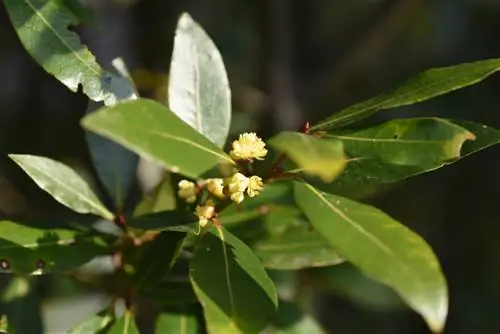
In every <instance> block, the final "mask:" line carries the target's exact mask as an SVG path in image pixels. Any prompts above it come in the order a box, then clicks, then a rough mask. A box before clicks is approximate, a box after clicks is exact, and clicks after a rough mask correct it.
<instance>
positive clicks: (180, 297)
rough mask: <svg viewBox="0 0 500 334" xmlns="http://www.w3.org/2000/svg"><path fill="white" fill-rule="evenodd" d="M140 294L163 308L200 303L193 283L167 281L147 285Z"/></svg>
mask: <svg viewBox="0 0 500 334" xmlns="http://www.w3.org/2000/svg"><path fill="white" fill-rule="evenodd" d="M140 293H141V295H142V296H144V297H146V298H148V299H150V300H152V301H154V302H155V303H157V304H159V305H163V306H172V305H174V306H175V305H188V304H195V303H197V302H198V299H197V298H196V295H195V294H194V291H193V287H192V285H191V283H190V282H184V281H165V282H160V283H155V284H150V285H145V286H143V287H142V289H141V290H140Z"/></svg>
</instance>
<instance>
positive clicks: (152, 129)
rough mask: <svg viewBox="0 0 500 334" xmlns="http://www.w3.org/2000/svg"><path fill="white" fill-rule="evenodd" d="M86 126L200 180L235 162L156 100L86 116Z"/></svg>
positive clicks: (118, 106)
mask: <svg viewBox="0 0 500 334" xmlns="http://www.w3.org/2000/svg"><path fill="white" fill-rule="evenodd" d="M82 124H83V126H84V127H85V128H86V129H88V130H91V131H94V132H96V133H98V134H100V135H102V136H105V137H108V138H110V139H112V140H114V141H116V142H118V143H120V144H122V145H123V146H125V147H127V148H129V149H131V150H132V151H134V152H136V153H138V154H139V155H140V156H143V157H144V158H147V159H150V160H153V161H154V162H157V163H159V164H160V165H162V166H163V167H166V168H167V169H169V170H170V171H172V172H174V173H179V174H182V175H184V176H187V177H191V178H197V177H199V176H200V175H201V174H203V173H205V172H207V171H208V170H210V169H211V168H213V167H215V166H216V165H219V164H233V163H234V162H233V161H232V159H231V158H230V157H229V156H228V155H227V154H225V153H224V152H223V151H222V150H221V149H220V148H218V147H217V146H215V145H214V144H213V143H212V142H210V141H209V140H208V139H206V138H205V137H203V135H202V134H200V133H198V132H197V131H196V130H194V129H193V128H191V127H190V126H189V125H187V124H186V123H184V122H183V121H182V120H181V119H180V118H178V117H177V116H176V115H175V114H174V113H172V112H171V111H169V110H168V108H166V107H165V106H162V105H161V104H159V103H157V102H154V101H152V100H147V99H140V100H136V101H129V102H123V103H120V104H118V105H115V106H113V107H110V108H105V109H101V110H98V111H96V112H94V113H92V114H90V115H87V116H85V118H84V119H83V121H82Z"/></svg>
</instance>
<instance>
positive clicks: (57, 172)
mask: <svg viewBox="0 0 500 334" xmlns="http://www.w3.org/2000/svg"><path fill="white" fill-rule="evenodd" d="M9 157H10V158H11V159H12V160H13V161H14V162H15V163H17V164H18V165H19V167H21V168H22V169H23V170H24V171H25V172H26V174H28V175H29V176H30V177H31V178H32V179H33V181H35V183H36V184H37V185H38V186H39V187H40V188H41V189H43V190H44V191H46V192H48V193H49V194H50V195H51V196H52V197H54V199H55V200H57V201H58V202H59V203H61V204H63V205H65V206H67V207H68V208H70V209H72V210H74V211H76V212H78V213H92V214H95V215H98V216H101V217H103V218H104V219H107V220H112V219H113V217H114V215H113V214H112V213H111V212H110V211H109V210H108V209H107V208H106V207H105V206H104V205H103V204H102V203H101V201H99V198H98V197H97V195H96V194H95V193H94V192H93V191H92V189H91V188H90V186H89V184H88V183H87V182H86V181H85V180H84V179H83V178H82V177H81V176H80V175H78V174H77V173H76V172H75V171H74V170H73V169H71V168H70V167H68V166H66V165H65V164H63V163H61V162H58V161H55V160H52V159H49V158H46V157H40V156H35V155H23V154H9Z"/></svg>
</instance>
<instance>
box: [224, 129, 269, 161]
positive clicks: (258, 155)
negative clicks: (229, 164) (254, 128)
mask: <svg viewBox="0 0 500 334" xmlns="http://www.w3.org/2000/svg"><path fill="white" fill-rule="evenodd" d="M265 146H266V143H264V142H263V141H262V139H260V138H259V137H257V135H256V134H255V132H250V133H248V132H247V133H243V134H241V135H240V137H239V139H238V140H235V141H233V149H232V150H231V152H229V155H230V156H231V158H233V159H234V160H250V159H257V160H262V159H264V157H265V156H266V154H267V150H266V149H265Z"/></svg>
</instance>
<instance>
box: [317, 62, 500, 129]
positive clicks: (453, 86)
mask: <svg viewBox="0 0 500 334" xmlns="http://www.w3.org/2000/svg"><path fill="white" fill-rule="evenodd" d="M498 70H500V59H488V60H482V61H476V62H473V63H465V64H460V65H456V66H449V67H442V68H436V69H430V70H427V71H424V72H422V73H420V74H419V75H417V76H415V77H414V78H412V79H410V80H408V81H406V82H405V83H403V84H402V85H401V86H399V87H398V88H396V89H395V90H393V91H392V92H388V93H384V94H381V95H379V96H376V97H374V98H371V99H369V100H367V101H364V102H360V103H357V104H354V105H352V106H350V107H347V108H345V109H344V110H342V111H340V112H338V113H336V114H334V115H333V116H331V117H329V118H327V119H325V120H323V121H321V122H319V123H318V124H316V125H314V126H312V127H311V130H313V131H316V130H328V129H335V128H340V127H343V126H345V125H348V124H350V123H353V122H356V121H359V120H361V119H363V118H366V117H368V116H370V115H372V114H374V113H376V112H377V111H379V110H384V109H391V108H396V107H402V106H406V105H410V104H415V103H419V102H422V101H425V100H428V99H431V98H433V97H436V96H439V95H443V94H446V93H449V92H452V91H454V90H457V89H460V88H463V87H467V86H470V85H473V84H475V83H477V82H479V81H481V80H483V79H484V78H486V77H488V76H489V75H491V74H493V73H495V72H497V71H498Z"/></svg>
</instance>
